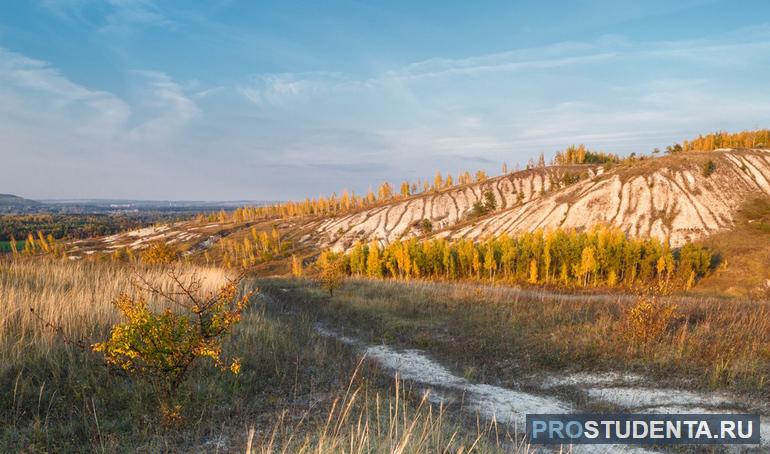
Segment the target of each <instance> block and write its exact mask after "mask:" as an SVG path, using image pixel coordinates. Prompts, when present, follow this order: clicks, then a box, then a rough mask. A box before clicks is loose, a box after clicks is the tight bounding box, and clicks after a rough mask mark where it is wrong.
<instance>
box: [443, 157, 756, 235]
mask: <svg viewBox="0 0 770 454" xmlns="http://www.w3.org/2000/svg"><path fill="white" fill-rule="evenodd" d="M709 163H711V164H709ZM706 166H711V169H710V170H706ZM757 195H770V151H768V150H747V149H744V150H718V151H714V152H709V153H698V152H694V153H681V154H677V155H673V156H666V157H662V158H658V159H650V160H645V161H641V162H635V163H633V164H632V165H625V166H618V167H616V168H614V169H612V170H609V171H607V172H604V173H602V174H600V175H597V176H596V177H594V178H591V179H588V180H585V181H581V182H579V183H577V184H576V185H574V186H571V187H568V188H564V189H561V190H558V191H555V192H553V193H550V194H548V195H547V196H545V197H540V198H537V199H535V200H532V201H531V202H528V203H525V204H523V205H521V206H516V207H513V208H510V209H507V210H503V211H500V212H497V213H494V214H493V215H491V216H489V217H487V218H485V219H483V220H480V221H478V222H476V223H474V224H472V225H468V226H465V227H462V228H459V229H456V230H447V231H444V232H441V235H443V236H449V237H465V238H474V239H475V238H481V237H484V236H488V235H497V234H501V233H504V232H505V233H515V232H521V231H531V230H534V229H537V228H546V229H547V228H557V227H562V228H574V229H584V228H586V227H588V226H591V225H594V224H606V225H611V226H615V227H619V228H621V229H622V230H624V231H625V232H627V233H629V234H632V235H636V236H655V237H658V238H661V239H665V238H669V239H670V241H671V244H672V245H673V246H679V245H681V244H683V243H684V242H687V241H694V240H699V239H702V238H705V237H707V236H709V235H711V234H713V233H716V232H720V231H724V230H726V229H729V228H731V227H733V226H734V224H735V219H736V215H737V212H738V209H739V208H740V207H741V205H742V204H743V203H744V202H745V200H746V199H747V198H750V197H753V196H757Z"/></svg>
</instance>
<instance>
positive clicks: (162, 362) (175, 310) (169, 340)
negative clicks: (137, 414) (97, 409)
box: [92, 272, 251, 420]
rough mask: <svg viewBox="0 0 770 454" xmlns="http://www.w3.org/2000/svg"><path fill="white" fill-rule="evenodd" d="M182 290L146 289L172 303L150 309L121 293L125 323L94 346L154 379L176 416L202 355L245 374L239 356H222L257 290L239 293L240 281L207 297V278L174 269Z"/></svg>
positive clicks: (117, 365)
mask: <svg viewBox="0 0 770 454" xmlns="http://www.w3.org/2000/svg"><path fill="white" fill-rule="evenodd" d="M170 276H171V277H172V279H173V280H174V282H175V283H176V285H178V287H179V291H175V292H165V291H163V290H160V289H156V288H152V287H149V286H148V287H146V288H144V290H145V291H147V292H149V293H151V294H153V295H156V296H157V297H159V298H160V299H162V300H165V301H166V302H167V303H168V308H167V309H165V310H162V311H161V312H155V311H153V310H152V309H150V306H149V305H148V303H147V301H146V299H144V298H141V297H140V298H131V297H129V296H128V295H125V294H123V295H121V296H119V297H118V298H117V299H116V300H115V301H114V303H113V304H114V305H115V307H116V308H117V309H118V310H119V311H120V313H121V314H122V315H123V317H124V318H125V321H124V322H122V323H119V324H117V325H115V326H113V327H112V330H111V333H110V337H109V339H107V340H106V341H104V342H100V343H96V344H93V345H92V349H93V350H94V351H96V352H100V353H102V354H103V355H104V359H105V361H106V363H107V364H108V365H109V366H110V367H112V368H114V369H117V370H120V371H122V372H124V373H127V374H129V375H131V376H134V377H136V378H138V379H140V380H143V381H146V382H148V383H150V384H151V385H152V386H153V388H154V389H155V390H156V392H157V394H158V397H159V399H160V401H161V404H162V406H161V410H162V412H163V414H164V416H165V417H166V418H168V419H170V420H173V419H176V418H178V417H179V410H180V407H179V406H178V405H174V404H175V399H176V397H177V393H178V391H179V388H180V386H181V385H182V383H183V382H184V381H185V380H186V379H187V377H188V376H189V374H190V372H191V371H192V370H193V367H194V366H195V364H197V362H198V360H199V359H201V358H208V359H210V360H211V361H212V362H213V364H214V365H215V366H216V367H217V368H219V369H222V370H228V369H229V370H230V371H231V372H232V373H235V374H237V373H238V372H240V367H241V366H240V362H239V360H238V359H237V358H234V359H232V360H230V361H227V362H225V361H224V360H223V359H222V341H223V339H224V337H225V336H226V335H227V334H229V333H230V331H231V330H232V327H233V326H234V325H235V324H237V323H238V322H239V321H240V319H241V313H242V312H243V310H244V309H245V308H246V307H247V306H248V304H249V301H250V297H251V293H247V294H245V295H242V296H238V290H237V286H238V282H239V280H234V281H231V282H229V283H228V284H227V285H225V286H223V287H222V288H221V289H219V290H218V291H217V292H213V293H212V294H209V295H206V296H201V295H199V294H198V289H200V287H201V281H200V280H199V279H197V278H193V279H192V280H191V281H190V283H189V284H185V283H183V279H182V277H180V276H178V275H176V274H175V273H173V272H172V273H171V274H170Z"/></svg>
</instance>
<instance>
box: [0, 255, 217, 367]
mask: <svg viewBox="0 0 770 454" xmlns="http://www.w3.org/2000/svg"><path fill="white" fill-rule="evenodd" d="M179 271H180V273H182V274H183V275H184V277H185V279H190V278H191V276H192V275H193V274H197V275H198V276H199V277H201V278H203V283H204V288H203V290H204V291H215V290H216V289H217V288H219V287H220V286H221V285H222V284H224V283H225V282H226V278H227V276H226V274H225V272H224V271H222V270H221V269H218V268H203V267H195V266H191V265H184V266H182V267H181V268H180V269H179ZM144 282H146V283H150V284H151V285H153V286H154V287H157V288H162V289H164V290H167V291H170V290H173V289H174V282H173V280H172V279H171V278H170V276H169V275H168V270H167V269H164V268H159V267H135V266H129V265H121V264H111V263H96V262H90V261H83V262H69V261H61V260H39V259H29V260H23V259H18V260H6V261H0V364H4V365H8V364H10V363H13V362H15V361H17V360H19V359H20V358H21V357H23V356H25V355H29V354H33V353H34V354H44V355H45V354H49V353H50V352H51V351H52V350H53V349H58V348H61V347H62V346H63V345H62V340H63V339H68V340H70V341H72V342H77V341H78V340H81V339H82V340H86V341H96V340H98V339H100V338H101V337H102V336H103V335H104V334H105V333H106V332H107V330H108V328H109V327H110V326H111V325H112V324H114V323H115V322H117V321H118V320H119V313H118V312H117V311H116V310H115V308H114V307H113V305H112V301H113V300H114V299H115V298H116V297H117V296H118V295H119V294H120V293H121V292H123V293H128V294H129V295H132V296H136V295H137V294H138V293H141V290H140V289H139V288H138V286H141V285H144V284H143V283H144ZM48 323H50V326H46V324H48ZM65 343H66V342H65Z"/></svg>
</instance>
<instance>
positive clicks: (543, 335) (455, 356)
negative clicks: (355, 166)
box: [265, 280, 770, 398]
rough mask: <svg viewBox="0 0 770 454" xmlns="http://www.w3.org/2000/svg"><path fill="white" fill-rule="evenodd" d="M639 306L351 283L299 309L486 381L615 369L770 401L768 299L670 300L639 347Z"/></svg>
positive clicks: (424, 285) (309, 293)
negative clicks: (659, 324)
mask: <svg viewBox="0 0 770 454" xmlns="http://www.w3.org/2000/svg"><path fill="white" fill-rule="evenodd" d="M265 285H269V284H265ZM280 285H283V286H287V285H288V286H291V285H292V284H291V283H287V282H281V283H280ZM294 285H296V284H294ZM296 291H297V292H301V294H302V295H304V296H303V297H302V298H299V299H300V300H308V299H310V298H313V299H319V300H321V299H326V298H327V297H326V296H325V295H324V294H323V293H322V292H321V291H320V290H318V289H307V288H298V289H297V290H296ZM637 301H638V298H637V297H634V296H633V295H593V296H592V295H574V294H562V295H559V294H553V293H548V292H545V291H529V290H517V289H511V288H504V287H492V286H482V285H469V284H447V283H440V284H439V283H429V282H393V281H369V280H352V281H349V282H348V283H347V285H346V286H345V287H344V288H343V289H341V290H339V291H338V292H337V293H335V297H334V298H333V299H332V300H331V302H332V304H327V305H307V304H305V305H303V307H305V308H308V307H312V308H314V309H311V310H316V311H318V312H320V314H319V315H318V316H319V317H323V318H326V319H327V320H328V321H329V322H330V323H333V324H337V325H338V326H339V325H342V326H348V327H349V329H351V330H355V331H358V334H359V335H361V336H362V337H365V338H369V339H370V340H371V341H372V342H375V343H376V342H379V341H383V340H384V341H386V342H389V343H395V344H396V345H399V344H400V345H402V346H404V347H406V346H418V347H422V348H426V349H429V350H431V351H432V352H434V353H435V354H437V355H439V356H440V357H443V358H444V359H445V360H447V361H448V362H450V363H451V362H455V363H458V364H462V365H463V367H473V368H474V369H475V370H476V371H477V374H479V375H480V376H479V377H478V378H479V379H480V380H482V381H487V382H491V383H495V382H499V381H501V380H506V379H515V378H522V377H525V376H527V375H528V374H530V373H532V372H538V371H539V372H564V371H567V370H569V371H609V370H615V371H620V372H629V371H636V372H639V373H642V374H646V375H649V376H651V377H655V378H656V379H657V380H658V381H659V383H660V384H670V385H674V386H677V385H678V386H685V387H688V388H691V387H692V386H693V385H695V386H698V387H701V388H711V389H713V388H722V389H732V390H735V391H739V392H744V393H748V394H752V395H755V396H757V397H762V398H766V397H767V396H768V395H770V381H769V379H770V301H746V300H735V301H733V300H724V299H721V300H720V299H705V298H685V297H670V298H668V299H665V300H664V302H666V303H667V304H666V305H665V307H670V308H671V310H672V311H675V313H676V316H675V317H674V316H671V317H666V318H667V321H666V323H665V327H664V328H663V329H660V330H657V331H658V332H656V333H655V336H654V337H653V338H651V339H646V340H645V343H644V345H642V344H641V343H640V342H635V341H634V340H633V339H634V336H633V335H632V333H631V331H632V330H633V329H634V325H633V314H634V312H632V308H634V306H635V305H636V304H637ZM671 303H673V305H671V306H669V305H670V304H671ZM671 315H673V314H671ZM458 345H460V346H462V348H457V346H458ZM514 364H515V367H513V366H512V365H514Z"/></svg>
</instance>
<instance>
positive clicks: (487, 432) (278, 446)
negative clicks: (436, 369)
mask: <svg viewBox="0 0 770 454" xmlns="http://www.w3.org/2000/svg"><path fill="white" fill-rule="evenodd" d="M359 366H360V363H359ZM357 372H358V369H356V371H355V372H354V373H353V377H352V378H351V382H350V384H349V385H348V387H347V389H346V390H340V392H339V393H338V395H337V396H336V398H335V399H334V400H333V402H332V404H331V407H330V408H329V410H328V413H327V415H326V418H325V421H323V422H322V423H321V424H317V425H313V424H312V423H311V422H310V421H309V420H308V419H307V417H306V416H307V414H304V415H302V416H300V417H299V418H298V415H288V414H287V413H283V414H281V416H280V417H279V418H278V419H277V420H276V421H275V423H274V425H273V428H272V429H271V430H269V431H263V433H262V434H261V435H260V436H259V437H258V438H257V440H254V430H253V429H252V430H251V431H250V433H249V436H248V437H247V442H246V449H245V451H246V452H247V453H249V454H251V453H257V452H258V453H262V454H268V453H275V452H278V453H282V454H284V453H297V454H309V453H327V452H345V453H350V454H363V453H395V454H404V453H424V452H435V453H448V452H456V453H464V452H478V453H502V452H509V453H513V454H523V453H528V452H533V451H532V450H531V448H530V446H529V445H528V444H527V443H526V442H525V441H524V439H523V438H520V439H519V440H517V437H516V434H511V433H510V432H508V431H507V428H504V427H501V426H498V425H497V423H496V422H495V421H492V422H481V421H480V420H479V421H477V425H476V427H475V430H468V429H467V428H462V427H461V426H458V425H457V424H456V423H455V422H453V421H451V420H450V418H448V414H447V411H446V408H445V407H444V406H442V405H439V406H438V407H434V406H433V405H431V403H430V401H429V400H430V394H429V393H424V394H423V395H422V398H421V399H419V400H418V401H413V400H411V399H409V398H407V394H408V392H405V390H404V389H403V383H402V382H401V381H400V380H399V378H398V377H396V379H395V386H394V387H393V388H392V389H390V390H388V391H385V392H382V391H374V392H372V391H371V390H370V389H369V387H368V386H366V385H365V384H359V385H357V386H354V385H353V383H354V380H355V378H356V377H355V375H356V373H357ZM297 419H298V421H297ZM292 420H293V421H292Z"/></svg>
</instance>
